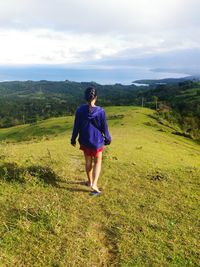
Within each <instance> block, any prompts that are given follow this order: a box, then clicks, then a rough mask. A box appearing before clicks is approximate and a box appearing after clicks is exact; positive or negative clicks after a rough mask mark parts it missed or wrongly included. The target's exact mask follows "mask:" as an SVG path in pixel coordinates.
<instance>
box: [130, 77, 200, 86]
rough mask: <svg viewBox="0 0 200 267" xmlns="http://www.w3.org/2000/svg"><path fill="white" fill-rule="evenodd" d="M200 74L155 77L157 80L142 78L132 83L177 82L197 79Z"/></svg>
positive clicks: (155, 83) (199, 78)
mask: <svg viewBox="0 0 200 267" xmlns="http://www.w3.org/2000/svg"><path fill="white" fill-rule="evenodd" d="M199 80H200V76H199V77H198V76H187V77H183V78H166V79H157V80H151V79H149V80H148V79H144V80H136V81H134V82H133V83H139V84H149V85H157V84H177V83H180V82H184V81H199Z"/></svg>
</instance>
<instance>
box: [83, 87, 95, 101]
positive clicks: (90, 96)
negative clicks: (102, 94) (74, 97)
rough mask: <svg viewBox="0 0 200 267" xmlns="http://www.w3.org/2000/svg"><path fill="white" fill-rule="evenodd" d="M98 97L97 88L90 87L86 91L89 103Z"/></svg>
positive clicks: (86, 98)
mask: <svg viewBox="0 0 200 267" xmlns="http://www.w3.org/2000/svg"><path fill="white" fill-rule="evenodd" d="M96 96H97V91H96V88H94V87H88V88H87V89H86V90H85V100H86V101H87V102H89V103H91V101H92V100H93V99H94V98H95V97H96Z"/></svg>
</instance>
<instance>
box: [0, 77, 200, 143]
mask: <svg viewBox="0 0 200 267" xmlns="http://www.w3.org/2000/svg"><path fill="white" fill-rule="evenodd" d="M91 85H93V86H95V87H96V88H97V91H98V105H101V106H104V107H105V106H119V105H139V106H146V107H150V108H153V109H155V110H157V115H158V116H160V117H163V118H165V119H167V120H168V121H170V122H171V123H176V124H179V125H180V127H181V128H182V130H183V132H184V134H185V135H186V136H188V137H191V138H193V139H199V138H200V130H199V129H200V83H199V82H198V81H188V80H187V81H182V82H178V81H177V82H176V83H175V82H173V83H166V84H160V83H150V84H149V86H139V87H137V86H135V85H134V84H132V85H122V84H114V85H100V84H97V83H94V82H91V83H86V82H81V83H78V82H72V81H68V80H67V81H62V82H50V81H37V82H34V81H24V82H18V81H13V82H1V83H0V128H3V127H10V126H14V125H19V124H25V123H34V122H36V121H38V120H42V119H47V118H49V117H58V116H66V115H71V114H73V113H74V112H75V110H76V108H77V106H78V105H80V104H81V103H83V102H84V100H83V96H84V90H85V88H86V87H88V86H91Z"/></svg>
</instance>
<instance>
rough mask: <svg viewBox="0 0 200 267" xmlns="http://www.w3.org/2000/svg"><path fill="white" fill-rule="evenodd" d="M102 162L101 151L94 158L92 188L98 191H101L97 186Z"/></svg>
mask: <svg viewBox="0 0 200 267" xmlns="http://www.w3.org/2000/svg"><path fill="white" fill-rule="evenodd" d="M101 162H102V152H99V154H98V156H97V157H95V158H94V167H93V183H92V189H93V190H95V191H97V192H100V190H99V189H98V187H97V182H98V179H99V175H100V172H101Z"/></svg>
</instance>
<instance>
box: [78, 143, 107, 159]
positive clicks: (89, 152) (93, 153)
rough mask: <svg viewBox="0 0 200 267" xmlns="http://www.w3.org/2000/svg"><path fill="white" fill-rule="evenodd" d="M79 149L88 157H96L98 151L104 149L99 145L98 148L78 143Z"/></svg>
mask: <svg viewBox="0 0 200 267" xmlns="http://www.w3.org/2000/svg"><path fill="white" fill-rule="evenodd" d="M80 149H81V150H83V152H84V153H85V154H86V155H87V156H90V157H98V155H99V152H102V151H103V150H104V147H103V146H102V147H100V148H98V149H91V148H88V147H86V146H83V145H80Z"/></svg>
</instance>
